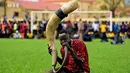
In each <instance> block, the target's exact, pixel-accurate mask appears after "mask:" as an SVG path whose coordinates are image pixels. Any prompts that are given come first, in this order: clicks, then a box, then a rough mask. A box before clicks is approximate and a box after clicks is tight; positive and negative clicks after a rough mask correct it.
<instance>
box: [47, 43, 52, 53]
mask: <svg viewBox="0 0 130 73" xmlns="http://www.w3.org/2000/svg"><path fill="white" fill-rule="evenodd" d="M47 45H48V52H49V54H50V55H51V52H52V49H51V46H49V44H47Z"/></svg>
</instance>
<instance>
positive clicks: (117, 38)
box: [111, 32, 124, 44]
mask: <svg viewBox="0 0 130 73" xmlns="http://www.w3.org/2000/svg"><path fill="white" fill-rule="evenodd" d="M123 42H124V39H123V37H122V36H120V33H119V32H117V33H116V35H115V36H114V39H113V41H112V42H111V44H123Z"/></svg>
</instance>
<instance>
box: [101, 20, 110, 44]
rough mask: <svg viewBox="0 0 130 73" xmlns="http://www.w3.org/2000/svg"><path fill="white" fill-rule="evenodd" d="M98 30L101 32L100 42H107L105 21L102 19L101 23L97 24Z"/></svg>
mask: <svg viewBox="0 0 130 73" xmlns="http://www.w3.org/2000/svg"><path fill="white" fill-rule="evenodd" d="M99 30H100V33H101V35H100V36H101V42H108V38H107V35H106V33H107V25H106V22H105V21H103V22H102V24H101V25H100V26H99Z"/></svg>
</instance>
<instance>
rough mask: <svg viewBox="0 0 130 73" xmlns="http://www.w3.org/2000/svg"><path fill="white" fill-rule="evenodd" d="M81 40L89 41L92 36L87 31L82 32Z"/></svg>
mask: <svg viewBox="0 0 130 73" xmlns="http://www.w3.org/2000/svg"><path fill="white" fill-rule="evenodd" d="M83 41H89V42H91V41H92V37H91V35H90V34H88V32H87V31H86V32H85V33H84V34H83Z"/></svg>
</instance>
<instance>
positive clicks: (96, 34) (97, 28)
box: [92, 21, 99, 38]
mask: <svg viewBox="0 0 130 73" xmlns="http://www.w3.org/2000/svg"><path fill="white" fill-rule="evenodd" d="M92 27H93V29H94V37H95V38H98V37H99V22H98V21H96V22H94V23H93V24H92Z"/></svg>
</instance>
